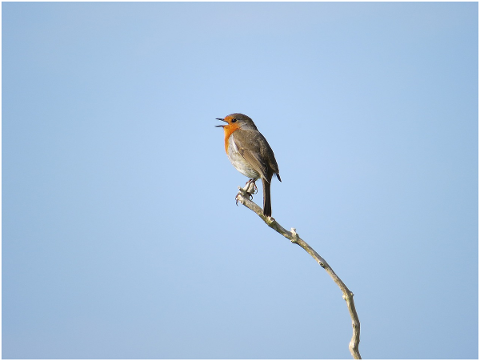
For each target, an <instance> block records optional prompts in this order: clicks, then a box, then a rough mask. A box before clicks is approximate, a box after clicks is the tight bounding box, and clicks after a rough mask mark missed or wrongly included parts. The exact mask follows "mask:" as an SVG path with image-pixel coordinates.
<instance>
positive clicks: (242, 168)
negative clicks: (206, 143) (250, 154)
mask: <svg viewBox="0 0 480 361" xmlns="http://www.w3.org/2000/svg"><path fill="white" fill-rule="evenodd" d="M229 144H230V146H229V147H228V153H227V156H228V159H229V160H230V162H231V163H232V164H233V166H234V167H235V168H236V169H237V170H238V171H239V172H240V173H242V174H243V175H244V176H247V177H248V178H250V179H255V180H256V179H258V178H260V174H258V173H257V172H256V171H255V170H254V169H253V168H251V167H250V166H249V164H248V163H247V162H246V161H245V159H244V158H243V157H242V156H241V154H240V153H239V152H238V149H237V147H236V146H235V142H234V141H233V134H232V135H231V136H230V139H229Z"/></svg>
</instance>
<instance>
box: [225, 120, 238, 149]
mask: <svg viewBox="0 0 480 361" xmlns="http://www.w3.org/2000/svg"><path fill="white" fill-rule="evenodd" d="M238 129H240V126H239V125H238V124H229V125H227V126H225V127H223V132H224V133H225V152H227V154H228V146H229V143H228V138H230V136H231V135H232V133H233V132H234V131H236V130H238Z"/></svg>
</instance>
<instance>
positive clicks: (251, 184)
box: [243, 179, 258, 199]
mask: <svg viewBox="0 0 480 361" xmlns="http://www.w3.org/2000/svg"><path fill="white" fill-rule="evenodd" d="M243 189H245V190H246V191H247V192H248V193H250V195H251V196H252V199H253V194H257V193H258V188H257V185H256V184H255V179H249V180H248V182H247V183H245V187H243Z"/></svg>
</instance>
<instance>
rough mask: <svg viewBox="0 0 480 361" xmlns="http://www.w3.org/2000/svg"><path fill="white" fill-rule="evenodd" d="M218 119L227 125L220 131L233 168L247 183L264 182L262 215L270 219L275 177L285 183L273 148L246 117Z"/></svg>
mask: <svg viewBox="0 0 480 361" xmlns="http://www.w3.org/2000/svg"><path fill="white" fill-rule="evenodd" d="M216 119H218V120H221V121H223V122H225V123H227V124H226V125H217V127H221V128H223V132H224V134H225V152H226V153H227V156H228V159H229V160H230V162H231V163H232V165H233V166H234V167H235V168H236V169H237V170H238V171H239V172H240V173H242V174H243V175H245V176H247V177H248V178H250V180H249V181H248V182H253V183H254V184H255V181H256V180H258V179H260V178H261V179H262V185H263V214H264V215H265V216H266V217H271V216H272V206H271V200H270V185H271V181H272V178H273V175H276V176H277V178H278V180H279V181H280V182H281V181H282V179H281V178H280V174H279V170H278V164H277V161H276V159H275V154H274V153H273V150H272V148H271V147H270V145H269V144H268V142H267V140H266V139H265V137H264V136H263V135H262V133H260V132H259V131H258V129H257V127H256V126H255V123H254V122H253V120H252V119H251V118H250V117H248V116H247V115H245V114H242V113H233V114H230V115H227V116H226V117H225V118H216ZM248 182H247V183H248Z"/></svg>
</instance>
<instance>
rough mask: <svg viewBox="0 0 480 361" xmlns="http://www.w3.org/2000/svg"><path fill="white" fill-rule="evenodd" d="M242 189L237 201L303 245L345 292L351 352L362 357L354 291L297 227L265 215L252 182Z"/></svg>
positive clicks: (279, 231) (275, 228)
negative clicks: (351, 328) (256, 200)
mask: <svg viewBox="0 0 480 361" xmlns="http://www.w3.org/2000/svg"><path fill="white" fill-rule="evenodd" d="M238 189H239V190H240V191H239V192H238V194H237V197H236V200H237V202H240V203H242V204H243V205H244V206H245V207H247V208H249V209H250V210H252V211H254V212H255V213H256V214H257V215H258V216H259V217H260V218H261V219H263V221H264V222H265V223H266V224H267V225H268V226H269V227H270V228H273V229H274V230H275V231H277V232H278V233H280V234H281V235H282V236H284V237H285V238H288V239H289V240H290V241H291V242H292V243H295V244H297V245H299V246H300V247H302V248H303V249H304V250H305V251H306V252H308V254H309V255H310V256H312V257H313V258H314V259H315V261H317V262H318V264H319V265H320V266H321V267H322V268H323V269H324V270H325V271H327V273H328V274H329V275H330V277H331V278H332V279H333V281H334V282H335V283H336V284H337V286H338V287H339V288H340V290H341V291H342V293H343V299H344V300H345V301H346V302H347V307H348V312H349V313H350V318H351V319H352V327H353V336H352V339H351V340H350V344H349V346H348V348H349V350H350V353H351V354H352V356H353V358H354V359H361V358H362V357H361V356H360V352H359V351H358V344H359V343H360V321H359V320H358V315H357V311H356V309H355V303H354V301H353V293H352V292H351V291H350V290H349V289H348V287H347V286H346V285H345V283H343V281H342V280H341V279H340V277H338V276H337V274H336V273H335V272H334V271H333V269H332V268H331V267H330V265H329V264H328V263H327V261H325V260H324V259H323V258H322V257H321V256H320V255H319V254H318V253H317V252H315V250H314V249H313V248H312V247H310V246H309V245H308V243H307V242H305V241H304V240H303V239H301V238H300V237H299V236H298V234H297V232H296V230H295V228H292V229H291V231H287V230H286V229H285V228H283V227H282V226H281V225H280V224H278V222H277V221H276V220H275V219H274V218H272V217H265V216H264V215H263V210H262V208H260V207H259V206H258V205H257V204H255V203H254V202H253V201H251V200H250V197H251V194H252V193H253V190H252V185H251V183H247V184H246V186H245V187H244V188H241V187H238Z"/></svg>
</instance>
